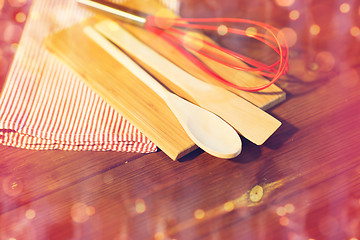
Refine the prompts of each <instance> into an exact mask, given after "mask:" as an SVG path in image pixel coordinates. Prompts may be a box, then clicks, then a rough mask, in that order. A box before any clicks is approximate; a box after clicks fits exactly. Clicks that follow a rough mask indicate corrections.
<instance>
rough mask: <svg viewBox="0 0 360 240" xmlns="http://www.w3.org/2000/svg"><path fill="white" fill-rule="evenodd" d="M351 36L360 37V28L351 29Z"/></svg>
mask: <svg viewBox="0 0 360 240" xmlns="http://www.w3.org/2000/svg"><path fill="white" fill-rule="evenodd" d="M350 34H351V35H352V36H354V37H358V36H360V28H358V27H357V26H353V27H352V28H351V29H350Z"/></svg>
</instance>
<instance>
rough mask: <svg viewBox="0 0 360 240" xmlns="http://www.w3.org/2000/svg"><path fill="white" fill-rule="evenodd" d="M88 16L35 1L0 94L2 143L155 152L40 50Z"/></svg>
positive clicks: (57, 2)
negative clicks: (52, 37)
mask: <svg viewBox="0 0 360 240" xmlns="http://www.w3.org/2000/svg"><path fill="white" fill-rule="evenodd" d="M118 2H119V1H118ZM90 14H91V13H90V12H89V11H88V10H86V9H84V8H82V7H80V6H78V5H77V4H76V1H75V0H71V1H63V0H34V1H33V5H32V7H31V10H30V13H29V16H28V19H27V23H26V25H25V28H24V31H23V35H22V38H21V41H20V43H19V47H18V50H17V52H16V55H15V57H14V61H13V63H12V66H11V68H10V71H9V73H8V76H7V80H6V82H5V85H4V87H3V90H2V92H1V95H0V143H1V144H3V145H6V146H13V147H19V148H25V149H35V150H45V149H61V150H97V151H104V150H113V151H128V152H141V153H148V152H154V151H156V149H157V148H156V146H155V145H154V144H153V143H152V142H151V141H149V140H148V139H147V138H146V137H145V136H144V135H143V134H142V133H141V132H139V131H138V130H137V129H136V128H135V127H134V126H133V125H132V124H130V123H129V122H128V121H126V120H125V119H124V118H123V117H122V116H120V115H119V114H118V113H117V112H116V111H115V110H114V109H112V108H111V107H110V106H109V105H108V104H107V103H106V102H104V101H103V100H102V99H101V98H99V97H98V96H97V95H96V94H95V93H94V92H93V91H92V90H91V89H90V88H88V87H87V86H86V85H85V84H84V83H83V82H82V80H81V79H79V77H78V76H77V75H76V74H75V73H74V72H72V70H71V69H69V68H68V67H67V66H66V65H64V64H63V63H62V62H61V61H60V60H58V59H57V58H56V57H55V56H53V55H51V54H50V53H49V52H48V51H47V50H46V49H45V48H44V46H43V45H42V40H43V39H44V37H46V36H48V35H49V34H50V33H52V32H55V31H58V30H60V29H63V28H66V27H69V26H71V25H72V24H75V23H77V22H79V21H81V20H83V19H85V18H86V17H89V15H90Z"/></svg>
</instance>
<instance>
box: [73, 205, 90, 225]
mask: <svg viewBox="0 0 360 240" xmlns="http://www.w3.org/2000/svg"><path fill="white" fill-rule="evenodd" d="M87 208H88V206H87V205H86V204H85V203H75V204H74V205H73V206H72V207H71V218H72V220H73V221H74V222H76V223H84V222H86V221H87V220H88V219H89V215H88V213H87Z"/></svg>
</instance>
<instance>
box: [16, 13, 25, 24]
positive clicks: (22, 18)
mask: <svg viewBox="0 0 360 240" xmlns="http://www.w3.org/2000/svg"><path fill="white" fill-rule="evenodd" d="M15 20H16V21H17V22H18V23H23V22H25V20H26V15H25V13H23V12H18V13H17V14H16V15H15Z"/></svg>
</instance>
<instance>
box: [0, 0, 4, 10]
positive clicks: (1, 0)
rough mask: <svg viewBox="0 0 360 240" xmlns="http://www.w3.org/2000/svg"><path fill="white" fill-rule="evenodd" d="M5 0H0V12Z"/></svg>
mask: <svg viewBox="0 0 360 240" xmlns="http://www.w3.org/2000/svg"><path fill="white" fill-rule="evenodd" d="M4 3H5V0H0V12H1V10H2V9H3V7H4Z"/></svg>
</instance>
